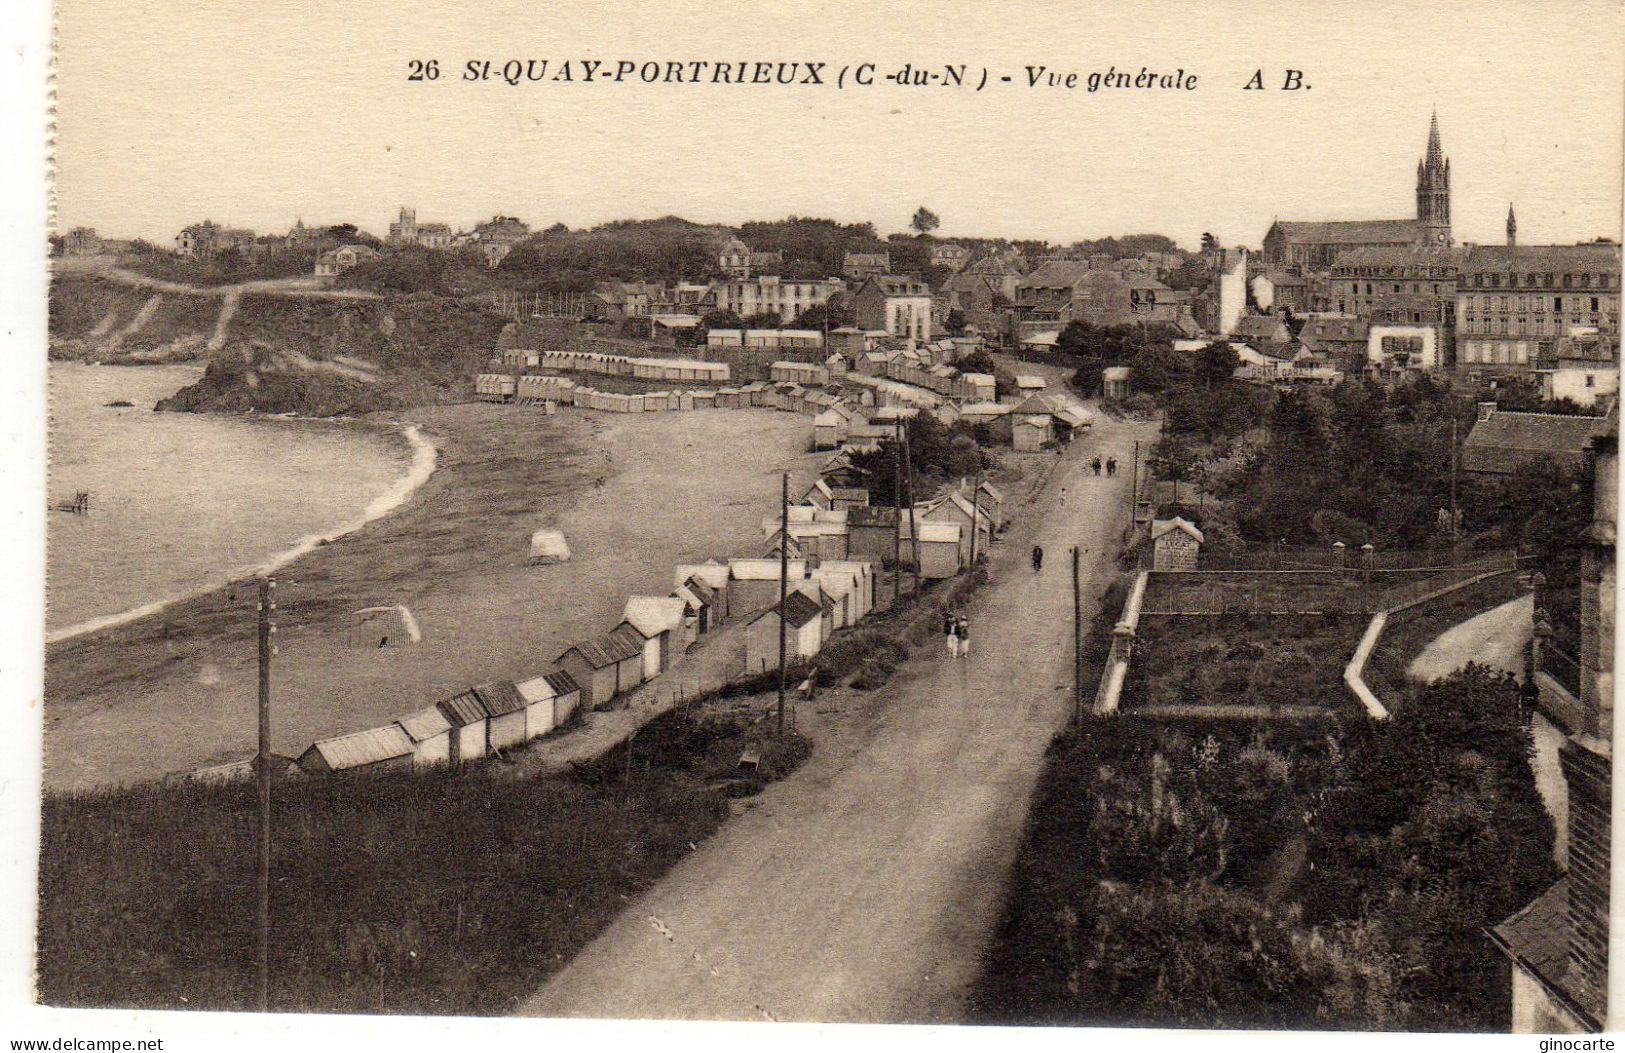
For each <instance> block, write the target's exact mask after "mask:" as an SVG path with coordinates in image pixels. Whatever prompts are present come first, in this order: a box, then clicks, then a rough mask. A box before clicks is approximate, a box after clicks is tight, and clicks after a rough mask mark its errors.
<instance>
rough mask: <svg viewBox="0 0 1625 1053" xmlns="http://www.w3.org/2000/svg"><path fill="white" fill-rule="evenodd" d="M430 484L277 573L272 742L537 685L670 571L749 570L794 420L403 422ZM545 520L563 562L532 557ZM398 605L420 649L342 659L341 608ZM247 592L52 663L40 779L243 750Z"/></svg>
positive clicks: (85, 642)
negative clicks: (417, 633)
mask: <svg viewBox="0 0 1625 1053" xmlns="http://www.w3.org/2000/svg"><path fill="white" fill-rule="evenodd" d="M413 419H414V420H415V421H416V422H417V423H419V424H420V426H421V427H422V429H423V430H424V431H425V432H426V433H428V434H429V435H430V436H431V437H432V438H433V439H434V441H435V442H436V444H437V445H438V446H439V447H440V450H441V454H440V462H439V465H440V466H439V468H438V470H437V471H436V472H435V474H434V476H433V477H431V479H430V480H429V482H428V483H427V484H425V486H424V487H423V488H422V489H421V490H420V491H418V493H417V494H416V495H414V497H413V498H412V499H411V500H410V501H409V502H408V503H407V504H406V505H404V506H403V507H402V508H401V509H399V510H398V511H396V512H395V513H393V514H391V515H390V516H387V517H385V518H383V519H380V520H378V521H377V522H375V523H373V524H370V525H369V526H367V527H366V528H364V529H362V530H360V531H358V532H356V533H354V534H351V535H348V536H346V537H344V538H342V539H340V540H338V541H336V542H334V543H333V544H331V545H326V546H323V547H321V548H318V549H317V550H316V551H314V552H312V553H311V554H310V555H308V556H306V557H304V558H302V559H300V560H299V561H297V562H295V563H293V564H291V565H289V566H288V567H286V568H284V570H283V571H282V572H281V573H280V574H279V575H278V603H279V611H278V626H279V633H278V635H279V639H280V644H279V647H280V652H281V653H280V655H279V657H278V661H277V665H276V669H275V692H276V694H275V701H274V720H273V730H274V733H275V740H274V744H275V747H276V749H277V750H278V752H283V753H290V754H297V753H299V752H300V751H302V750H303V749H304V748H305V747H306V746H308V745H309V744H310V742H311V741H312V740H313V739H315V738H317V737H320V736H323V735H331V734H337V733H340V732H344V731H354V730H360V729H363V728H367V727H372V726H375V725H376V724H378V723H381V722H387V721H389V720H393V719H395V718H396V717H399V716H401V715H403V714H406V713H410V712H413V711H415V710H417V709H420V708H422V707H423V706H425V705H428V704H430V703H432V702H434V701H435V700H436V699H440V698H447V697H450V695H451V694H454V693H455V692H457V691H459V690H462V689H464V688H466V687H467V686H468V685H470V684H476V683H484V682H486V681H488V680H492V679H498V678H515V677H520V676H528V675H534V674H535V673H537V672H540V671H541V670H542V669H544V668H546V667H547V666H548V665H549V664H550V663H551V662H552V661H553V659H555V658H556V657H557V656H558V654H559V653H560V652H561V651H563V650H564V648H565V647H567V646H568V645H570V644H571V643H574V642H575V641H576V640H578V639H580V638H582V637H584V636H587V635H589V634H593V633H602V632H607V631H608V630H609V629H610V628H612V627H613V626H614V625H615V623H616V621H618V620H619V618H620V613H621V608H622V606H623V604H624V602H625V599H626V597H627V596H628V595H631V594H634V593H642V592H655V593H657V594H659V595H664V594H665V593H666V592H668V591H669V590H670V589H671V587H672V580H671V568H672V567H673V565H675V564H676V563H679V562H696V561H699V560H703V559H705V558H707V557H711V556H717V557H724V558H725V557H728V556H738V555H756V554H758V552H759V550H760V546H761V530H760V521H761V517H762V516H764V515H767V514H770V513H771V512H772V511H773V509H774V508H775V507H776V506H777V502H778V489H779V487H778V479H777V475H776V473H777V471H778V470H779V469H780V468H784V469H788V470H790V471H791V474H792V480H791V482H792V485H793V486H801V487H805V486H806V485H807V483H808V481H809V480H810V478H811V476H812V474H813V472H814V471H815V469H816V457H815V456H813V455H808V454H805V453H803V452H801V451H802V449H803V447H804V445H805V440H806V427H807V425H806V419H805V418H803V417H800V416H798V415H792V414H777V413H765V412H764V413H741V412H738V411H733V410H715V411H708V412H695V413H684V414H676V413H671V414H648V415H641V414H640V415H636V416H628V417H624V418H614V419H606V418H604V417H600V416H597V415H594V414H588V413H581V412H564V413H559V414H557V415H554V416H543V415H541V414H539V413H535V412H531V411H527V410H524V409H522V408H518V407H512V406H492V405H484V404H467V405H460V406H447V407H439V408H434V409H422V410H419V411H417V412H415V413H414V414H413ZM544 526H557V527H559V528H561V529H563V530H564V531H565V533H566V536H567V537H568V538H569V541H570V544H571V547H572V549H573V550H574V551H573V557H574V558H573V559H572V560H571V561H570V562H569V563H564V564H559V565H557V566H547V567H532V566H529V565H528V562H527V551H528V550H527V546H528V540H529V537H530V534H531V532H532V531H533V530H536V529H538V528H540V527H544ZM395 603H401V604H405V605H406V606H408V607H409V608H411V609H412V611H413V612H414V614H415V615H416V616H417V618H418V621H419V623H420V624H421V626H422V629H423V634H424V640H423V643H422V644H421V645H418V646H415V647H411V648H391V649H386V650H377V649H372V650H364V649H357V648H353V647H351V646H349V644H348V641H347V639H346V636H347V633H346V628H347V626H348V623H349V616H350V613H351V612H353V611H356V610H359V609H360V608H363V607H367V606H372V605H375V604H395ZM253 633H254V596H253V593H252V590H251V589H249V588H242V587H239V588H236V589H230V588H228V589H222V590H219V591H217V592H213V593H209V594H207V595H203V596H200V597H197V598H194V599H191V600H186V601H183V602H181V603H177V604H175V605H174V606H172V607H170V608H168V609H166V610H164V611H163V612H161V613H159V614H157V615H154V616H151V617H149V618H146V619H143V620H141V621H139V622H133V623H130V624H128V625H125V626H122V627H119V628H116V629H111V630H107V631H104V632H99V633H94V634H90V635H87V636H83V637H79V638H75V639H72V640H69V641H64V642H63V643H61V644H59V645H57V646H54V647H52V648H50V649H49V652H48V654H47V656H46V712H45V724H46V726H45V766H46V770H45V780H46V785H47V786H48V787H49V788H52V789H59V790H66V789H85V788H90V787H92V786H101V785H107V784H109V783H116V782H122V781H133V780H136V779H142V778H151V777H155V776H159V775H162V774H164V773H166V772H169V771H175V770H180V769H183V768H189V767H196V766H201V765H203V764H208V763H214V762H217V761H223V760H228V759H232V758H234V757H240V756H244V755H246V754H247V753H249V752H251V751H252V748H253V738H254V724H253V719H252V711H251V707H250V706H248V705H246V704H245V700H252V699H253V698H254V686H253V685H254V677H255V670H254V655H255V649H254V643H253Z"/></svg>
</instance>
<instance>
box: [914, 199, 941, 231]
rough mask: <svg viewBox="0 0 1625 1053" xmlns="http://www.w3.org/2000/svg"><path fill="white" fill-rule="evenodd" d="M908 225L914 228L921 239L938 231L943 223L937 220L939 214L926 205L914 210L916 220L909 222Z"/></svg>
mask: <svg viewBox="0 0 1625 1053" xmlns="http://www.w3.org/2000/svg"><path fill="white" fill-rule="evenodd" d="M908 225H909V226H911V227H913V228H914V230H915V231H916V232H918V233H919V235H920V236H921V237H924V236H925V235H927V234H929V233H931V232H932V231H933V230H936V229H937V227H939V226H941V225H942V221H941V220H940V219H938V218H937V214H936V213H935V212H932V211H931V210H930V209H928V208H926V207H925V206H924V205H921V206H920V207H919V208H917V209H915V210H914V218H913V219H911V220H909V224H908Z"/></svg>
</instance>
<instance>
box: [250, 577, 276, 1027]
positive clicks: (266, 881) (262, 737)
mask: <svg viewBox="0 0 1625 1053" xmlns="http://www.w3.org/2000/svg"><path fill="white" fill-rule="evenodd" d="M275 597H276V580H275V579H273V578H270V577H263V578H261V579H260V596H259V752H258V753H257V754H256V755H255V757H254V768H255V772H254V774H255V778H256V780H257V781H258V783H259V787H258V789H259V813H260V815H259V820H260V822H259V873H258V880H257V882H256V889H255V905H256V908H257V910H256V919H255V920H256V925H255V930H256V936H257V940H256V943H257V945H258V946H257V947H256V950H257V958H258V961H257V963H256V964H257V966H258V970H257V980H258V985H257V986H258V991H257V994H258V999H257V1000H258V1003H259V1010H260V1012H262V1013H265V1012H269V1011H270V1003H271V657H272V656H273V655H274V654H276V647H275V645H274V644H273V643H272V642H271V638H272V636H273V635H274V634H275V633H276V598H275Z"/></svg>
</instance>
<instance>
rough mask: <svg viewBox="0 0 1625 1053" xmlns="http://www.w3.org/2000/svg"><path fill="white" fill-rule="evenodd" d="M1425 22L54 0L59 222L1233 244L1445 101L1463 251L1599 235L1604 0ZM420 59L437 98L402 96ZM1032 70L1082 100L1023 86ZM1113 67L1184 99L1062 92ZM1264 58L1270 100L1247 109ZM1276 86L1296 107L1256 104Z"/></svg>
mask: <svg viewBox="0 0 1625 1053" xmlns="http://www.w3.org/2000/svg"><path fill="white" fill-rule="evenodd" d="M1422 6H1423V5H1417V4H1414V3H1391V2H1388V0H1366V2H1361V3H1333V2H1326V0H1308V2H1300V3H1295V4H1290V5H1287V4H1264V3H1253V4H1244V3H1239V2H1235V0H1210V2H1207V3H1203V4H1200V5H1192V6H1191V7H1190V8H1189V9H1186V10H1178V9H1175V8H1174V5H1170V4H1166V3H1163V4H1135V3H1098V4H1091V3H1065V4H1059V3H1054V4H1050V3H1046V4H1037V3H1017V2H1010V0H982V2H980V3H970V2H968V0H955V2H922V0H897V2H893V3H889V4H880V5H877V4H874V3H872V2H867V0H865V2H859V0H826V2H808V3H775V4H773V5H771V6H769V5H767V4H763V3H757V2H746V3H741V2H734V0H720V2H715V3H710V4H706V5H697V4H692V3H682V4H671V3H651V2H638V3H621V2H576V3H568V4H564V3H551V4H538V3H534V2H531V0H526V2H522V3H521V2H511V0H484V2H481V3H479V4H467V5H465V7H464V9H459V10H455V13H453V11H454V5H452V4H449V3H447V4H423V3H421V0H412V2H403V0H327V2H325V3H322V4H310V3H307V2H305V0H58V4H57V15H58V22H57V46H58V54H57V70H56V82H55V89H56V102H57V138H56V144H57V145H56V182H55V207H56V225H57V228H58V229H59V230H65V229H68V228H69V227H73V226H79V225H84V226H92V227H95V228H97V229H98V230H99V231H100V232H101V233H102V234H104V235H106V236H123V237H131V236H141V237H146V238H149V239H152V240H155V241H158V242H159V243H161V244H170V243H171V242H172V239H173V237H174V234H175V232H176V231H178V230H179V229H180V228H181V227H182V226H184V225H186V224H188V223H192V222H198V221H201V220H203V219H206V218H207V219H213V220H214V221H216V222H220V223H224V224H228V225H233V226H247V227H252V228H254V229H256V230H260V231H275V232H281V231H284V230H286V228H288V227H289V226H291V225H292V224H293V222H294V220H295V219H296V218H303V219H304V221H305V222H306V223H331V222H341V221H349V222H354V223H356V224H358V225H359V226H361V227H362V228H363V229H366V230H371V231H373V232H375V233H380V234H381V233H383V232H384V231H385V230H386V229H387V226H388V223H389V222H390V220H391V219H392V218H393V217H394V215H395V212H396V210H397V208H398V207H400V206H402V205H411V206H413V207H415V208H416V210H417V215H418V218H419V220H420V221H433V220H439V221H444V222H449V223H451V224H452V225H453V226H454V227H458V228H463V227H467V226H470V225H472V224H473V223H474V222H476V221H478V220H480V219H483V218H488V217H490V216H492V215H495V214H499V213H500V214H504V215H517V216H520V217H521V218H523V219H525V220H526V221H527V222H529V223H530V224H531V225H532V226H533V227H537V228H540V227H543V226H547V225H549V224H552V223H554V222H563V223H565V224H567V225H569V226H571V227H579V226H586V225H591V224H594V223H599V222H603V221H607V220H611V219H621V218H651V217H656V216H662V215H667V214H677V215H681V216H684V217H687V218H689V219H692V220H695V221H698V222H706V223H727V224H737V223H739V222H742V221H744V220H748V219H771V218H779V217H783V216H786V215H801V216H825V217H829V218H833V219H838V220H841V221H843V222H857V221H871V222H873V223H874V224H875V225H876V226H877V228H878V229H879V230H880V231H881V232H882V233H887V232H892V231H899V230H903V229H905V228H906V227H907V224H908V221H909V218H910V216H911V215H912V214H913V212H914V210H915V208H917V207H918V206H920V205H925V206H928V207H929V208H931V209H932V210H933V211H935V212H936V213H937V214H938V215H939V216H940V217H941V219H942V225H941V227H940V229H939V230H938V232H937V233H938V234H939V235H942V236H946V237H953V236H963V237H978V236H1004V237H1012V238H1040V239H1046V240H1050V241H1056V242H1070V241H1073V240H1078V239H1084V238H1091V237H1101V236H1105V235H1109V234H1123V233H1139V232H1157V233H1164V234H1167V235H1168V236H1170V237H1172V238H1174V239H1175V240H1176V241H1178V242H1179V243H1181V244H1182V245H1185V246H1187V247H1194V246H1195V245H1196V244H1197V243H1198V241H1199V239H1200V236H1201V234H1202V233H1203V232H1205V231H1210V232H1212V233H1214V234H1215V235H1217V236H1218V238H1219V239H1220V241H1221V242H1224V243H1226V244H1248V245H1255V246H1256V245H1257V244H1258V243H1259V242H1260V241H1261V240H1262V238H1263V235H1264V232H1265V231H1266V230H1267V229H1268V227H1269V224H1270V222H1271V220H1272V219H1275V218H1281V219H1297V220H1305V219H1359V218H1405V217H1411V216H1413V215H1414V213H1415V199H1414V186H1415V178H1416V174H1415V173H1416V162H1417V160H1418V159H1419V158H1420V157H1421V155H1422V153H1423V150H1424V147H1425V145H1426V137H1427V126H1428V118H1429V114H1430V113H1431V112H1432V111H1433V110H1434V108H1435V107H1436V108H1437V111H1438V115H1439V124H1440V129H1441V133H1442V136H1443V142H1444V148H1445V152H1446V154H1447V155H1448V156H1449V157H1450V159H1451V162H1452V164H1451V168H1452V182H1453V198H1452V212H1453V219H1454V230H1455V235H1456V239H1457V240H1458V242H1461V241H1479V242H1498V241H1500V240H1502V239H1503V238H1504V231H1505V221H1506V211H1507V206H1508V204H1509V203H1512V202H1515V203H1516V206H1517V215H1518V230H1519V240H1520V241H1521V242H1525V243H1531V244H1532V243H1540V242H1565V241H1569V242H1572V241H1575V240H1589V239H1591V238H1594V237H1597V236H1603V235H1606V236H1611V237H1616V238H1617V237H1618V236H1619V234H1620V226H1621V202H1620V198H1621V191H1620V183H1621V168H1622V163H1625V162H1622V157H1621V143H1622V141H1625V72H1622V71H1625V61H1622V59H1625V50H1622V48H1621V43H1622V31H1621V25H1622V23H1621V7H1620V5H1618V4H1617V3H1613V2H1608V0H1604V2H1590V0H1551V2H1547V3H1544V4H1541V5H1539V7H1538V8H1537V7H1535V6H1532V5H1526V4H1521V3H1512V2H1504V3H1483V2H1472V3H1451V2H1445V3H1434V4H1429V5H1426V7H1425V10H1417V8H1421V7H1422ZM1537 12H1538V17H1537ZM428 59H435V60H437V61H438V63H439V67H440V70H441V77H440V79H439V80H438V81H434V82H427V81H425V82H417V83H413V82H409V81H408V80H407V74H408V69H409V67H408V64H409V63H410V62H411V61H412V60H428ZM471 59H473V60H485V59H489V60H491V61H492V62H493V63H494V64H495V65H496V66H498V67H500V65H501V63H502V62H504V61H506V60H508V59H521V60H525V59H535V60H541V59H546V60H548V62H549V73H550V74H553V73H556V72H557V69H558V64H559V63H561V62H563V61H564V60H567V59H568V60H575V61H578V62H579V61H580V60H582V59H587V60H598V61H602V62H604V63H606V65H613V64H614V63H616V62H618V61H621V60H623V59H624V60H628V61H633V62H637V63H642V62H646V61H656V62H660V63H662V64H664V63H667V62H682V63H687V62H693V61H699V60H705V61H715V60H731V61H735V62H739V61H749V62H754V61H770V62H794V61H801V62H809V61H810V62H824V63H826V64H827V66H826V77H829V76H833V75H834V74H835V73H836V72H838V71H839V69H840V68H841V67H843V66H856V65H858V64H861V63H866V62H867V63H874V64H876V68H877V69H878V71H879V72H880V74H881V75H882V76H883V75H884V74H885V73H887V72H889V71H893V70H895V69H896V68H897V67H899V66H901V65H902V64H903V63H905V62H907V63H910V64H911V66H912V67H914V68H916V69H918V68H925V69H928V70H937V69H940V68H941V67H942V66H944V65H945V64H950V63H951V64H964V65H965V66H966V67H967V68H968V69H969V71H970V72H969V73H968V77H969V78H970V79H973V80H974V79H976V78H979V76H980V72H979V71H980V70H981V69H983V68H987V69H989V70H990V71H991V73H992V76H993V78H994V79H993V83H991V84H989V85H988V87H987V89H986V90H984V91H982V92H976V91H972V90H969V89H956V88H946V87H943V86H942V85H940V84H933V85H929V86H925V87H915V86H912V85H902V86H899V85H896V84H891V83H886V82H880V83H877V84H875V85H872V86H868V87H863V88H849V89H846V90H837V89H835V88H834V87H832V86H822V87H814V86H792V87H776V86H775V87H769V88H764V87H757V86H754V85H737V84H735V85H726V84H709V83H707V84H656V85H644V84H641V83H636V82H626V83H621V84H614V83H611V84H603V83H594V84H585V83H581V82H580V81H579V80H578V81H576V82H574V83H568V84H566V83H556V82H552V81H546V82H543V83H539V84H521V85H519V86H517V87H510V86H508V85H507V84H504V83H501V82H500V81H491V82H464V81H462V80H461V79H459V78H460V76H461V73H462V69H463V67H464V63H466V62H467V61H468V60H471ZM1027 66H1043V67H1045V69H1046V71H1060V72H1075V73H1077V74H1079V81H1080V86H1079V87H1077V88H1074V89H1071V90H1067V89H1064V88H1048V87H1043V88H1036V89H1035V88H1029V87H1027V86H1026V84H1025V82H1026V76H1027V75H1026V72H1025V67H1027ZM1114 66H1115V67H1116V68H1119V69H1123V68H1127V69H1130V70H1132V71H1133V72H1135V73H1138V72H1139V70H1140V69H1141V68H1142V67H1148V68H1150V69H1152V70H1154V71H1157V72H1168V73H1173V72H1175V71H1177V70H1181V69H1183V70H1184V71H1186V72H1187V73H1194V74H1195V75H1196V76H1197V77H1198V81H1197V87H1196V89H1195V90H1194V91H1183V90H1134V89H1118V90H1108V89H1102V90H1100V91H1097V92H1094V93H1090V92H1088V91H1087V90H1085V85H1086V79H1087V76H1088V74H1089V73H1091V72H1104V71H1106V70H1107V69H1108V68H1110V67H1114ZM1260 68H1261V69H1263V70H1264V71H1265V76H1266V78H1267V80H1268V83H1269V85H1270V87H1269V89H1268V90H1264V91H1245V90H1242V89H1243V85H1244V84H1246V83H1247V81H1248V79H1249V78H1250V77H1251V76H1252V75H1253V73H1254V71H1255V70H1256V69H1260ZM1288 68H1295V69H1300V70H1303V71H1304V81H1305V82H1306V83H1307V84H1308V85H1309V87H1308V89H1307V90H1299V91H1295V92H1287V91H1282V90H1279V89H1278V88H1277V87H1276V84H1278V83H1279V81H1280V80H1281V78H1282V76H1283V72H1282V71H1284V70H1286V69H1288ZM578 69H579V67H578ZM1003 75H1009V76H1012V78H1013V80H1012V82H1011V83H1009V84H1005V83H1002V82H1000V81H999V80H998V78H999V77H1000V76H1003Z"/></svg>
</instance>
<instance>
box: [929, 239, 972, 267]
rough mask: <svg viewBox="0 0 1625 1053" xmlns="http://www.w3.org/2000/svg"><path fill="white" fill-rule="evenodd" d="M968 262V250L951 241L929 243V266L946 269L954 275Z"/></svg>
mask: <svg viewBox="0 0 1625 1053" xmlns="http://www.w3.org/2000/svg"><path fill="white" fill-rule="evenodd" d="M969 262H970V250H969V249H967V248H965V246H963V245H955V244H954V243H953V242H951V241H934V242H932V243H931V266H933V267H946V268H948V269H949V270H950V271H953V272H955V273H956V274H957V273H958V272H959V271H960V270H962V269H964V266H965V264H967V263H969Z"/></svg>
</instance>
